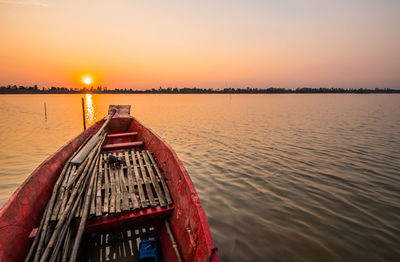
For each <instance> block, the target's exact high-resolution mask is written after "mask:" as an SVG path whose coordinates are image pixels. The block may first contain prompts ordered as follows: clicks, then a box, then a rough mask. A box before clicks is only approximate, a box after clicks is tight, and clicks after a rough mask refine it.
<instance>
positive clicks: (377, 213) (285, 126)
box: [0, 94, 400, 261]
mask: <svg viewBox="0 0 400 262" xmlns="http://www.w3.org/2000/svg"><path fill="white" fill-rule="evenodd" d="M80 98H81V96H80V95H18V96H8V95H2V96H0V118H1V120H2V121H1V122H0V138H1V139H0V205H3V204H4V203H5V201H7V199H8V197H9V196H10V195H11V194H12V192H14V190H15V189H16V188H17V187H18V186H19V184H20V183H21V182H23V181H24V180H25V178H26V177H27V176H28V175H29V173H30V172H32V171H33V169H34V168H35V167H36V166H37V165H39V164H40V163H41V162H42V161H43V160H44V159H45V158H46V157H47V156H49V155H50V154H51V153H53V152H54V151H56V150H57V149H58V148H59V147H61V146H62V145H63V144H64V143H65V142H67V141H68V140H70V139H72V138H73V137H74V136H75V135H76V134H78V133H79V132H80V131H81V130H82V121H81V108H80V103H81V102H80ZM87 98H88V99H87V106H88V122H89V123H93V122H94V121H96V119H100V118H101V117H103V116H104V115H105V114H106V111H107V107H108V104H131V105H132V113H133V115H134V116H135V117H137V118H138V119H139V120H141V121H142V122H143V123H144V124H145V125H147V126H149V127H150V128H152V129H153V130H154V131H156V132H157V133H158V134H159V135H161V136H162V137H163V138H164V139H165V140H166V141H167V142H169V143H170V144H171V145H172V147H173V148H174V149H175V151H176V152H177V153H178V155H179V157H180V158H181V160H182V161H183V163H184V165H185V166H186V168H187V169H188V171H189V174H190V176H191V178H192V180H193V182H194V184H195V186H196V189H197V192H198V193H199V195H200V199H201V203H202V204H203V207H204V209H205V211H206V214H207V217H208V220H209V223H210V226H211V231H212V234H213V237H214V240H215V242H216V246H217V247H218V248H219V251H220V252H219V254H220V258H221V259H222V261H398V259H399V257H400V140H399V137H400V95H333V94H330V95H93V96H92V97H87ZM44 102H46V103H47V112H48V119H47V120H45V119H44V113H43V111H44V110H43V103H44Z"/></svg>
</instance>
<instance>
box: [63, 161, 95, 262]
mask: <svg viewBox="0 0 400 262" xmlns="http://www.w3.org/2000/svg"><path fill="white" fill-rule="evenodd" d="M98 163H99V156H97V159H96V163H95V166H94V170H93V172H92V173H91V179H90V184H89V188H88V190H87V193H86V197H85V203H84V206H83V215H82V217H81V221H80V223H79V228H78V232H77V233H76V237H75V242H74V245H73V247H72V252H71V257H70V261H72V262H74V261H76V257H77V255H78V250H79V244H80V243H81V239H82V235H83V230H84V229H85V225H86V220H87V217H88V213H89V208H90V200H91V197H92V192H93V186H94V184H95V183H94V182H95V178H96V173H97V168H98Z"/></svg>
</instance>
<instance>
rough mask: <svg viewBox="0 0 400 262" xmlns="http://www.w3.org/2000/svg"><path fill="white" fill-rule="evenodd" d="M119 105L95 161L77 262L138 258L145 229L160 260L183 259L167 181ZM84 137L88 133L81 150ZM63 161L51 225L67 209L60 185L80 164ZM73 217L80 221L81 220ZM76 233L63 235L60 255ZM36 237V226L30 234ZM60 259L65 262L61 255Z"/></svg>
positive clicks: (79, 210) (77, 211) (81, 208)
mask: <svg viewBox="0 0 400 262" xmlns="http://www.w3.org/2000/svg"><path fill="white" fill-rule="evenodd" d="M111 109H112V108H110V110H111ZM123 109H124V108H118V110H117V113H116V116H114V118H113V119H111V122H110V125H109V126H108V127H107V130H106V136H105V139H104V142H103V144H102V147H101V151H100V154H99V158H98V159H99V160H98V161H97V162H96V164H98V167H97V171H96V173H95V177H94V184H93V185H94V188H93V190H92V191H91V198H90V208H89V211H88V216H87V221H86V226H85V230H84V234H83V238H82V241H81V244H80V247H79V252H78V258H77V261H139V260H138V258H139V245H140V242H141V241H142V239H143V236H144V234H145V233H146V232H149V231H150V232H154V233H155V235H156V239H157V242H158V249H159V253H160V256H161V257H162V261H181V258H180V254H179V251H178V247H177V244H176V242H175V239H174V236H173V234H172V232H171V228H170V224H169V216H170V215H171V214H172V211H173V210H174V203H173V201H172V198H171V195H170V192H169V189H168V185H167V184H168V181H167V179H166V178H165V176H164V175H163V173H162V169H161V168H160V167H159V166H158V164H157V158H156V156H155V154H154V153H153V152H151V151H149V150H147V147H146V143H145V142H144V141H143V140H141V139H140V138H141V137H140V133H139V132H137V130H134V128H133V127H132V125H131V121H132V118H131V117H130V116H129V110H128V111H127V112H124V111H123ZM88 140H89V137H88V138H87V139H86V140H85V141H84V142H83V143H82V145H81V148H82V146H84V145H85V143H88ZM66 165H68V166H67V167H64V168H65V170H66V175H65V177H66V178H65V179H64V180H63V182H62V184H61V194H60V195H59V196H58V197H57V200H56V201H55V204H54V209H53V210H52V214H51V216H50V221H51V223H52V225H56V224H57V221H58V220H59V219H60V217H61V215H62V214H63V211H64V210H65V208H66V202H65V200H63V199H65V198H63V194H64V192H63V189H64V188H67V185H68V184H69V183H71V180H73V179H74V178H73V176H74V174H75V172H76V170H77V168H78V166H76V165H73V164H72V163H71V162H70V161H69V162H67V164H66ZM65 193H66V192H65ZM84 206H85V203H84V201H83V199H81V201H80V202H79V203H77V207H76V208H75V209H74V212H75V215H74V216H75V218H81V217H82V216H83V212H84ZM75 220H76V222H77V223H78V221H79V219H75ZM36 230H37V228H36ZM75 233H76V232H74V231H73V230H69V231H68V232H67V233H66V241H65V242H64V243H65V244H64V247H62V249H63V251H62V252H61V254H68V253H69V252H70V250H71V248H72V247H71V245H70V244H68V243H72V242H73V239H74V237H75V236H74V234H75ZM34 236H35V229H34V230H33V231H32V233H31V235H30V237H31V238H32V239H33V238H34ZM65 257H67V255H66V256H65ZM59 261H63V255H60V257H59ZM141 261H142V260H141ZM143 261H147V260H143ZM148 261H157V260H148Z"/></svg>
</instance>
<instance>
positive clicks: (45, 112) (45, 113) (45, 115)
mask: <svg viewBox="0 0 400 262" xmlns="http://www.w3.org/2000/svg"><path fill="white" fill-rule="evenodd" d="M44 119H46V120H47V110H46V102H44Z"/></svg>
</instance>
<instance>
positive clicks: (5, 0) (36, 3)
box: [0, 0, 48, 6]
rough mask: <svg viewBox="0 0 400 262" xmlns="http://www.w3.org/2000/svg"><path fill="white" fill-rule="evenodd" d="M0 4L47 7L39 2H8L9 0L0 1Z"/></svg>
mask: <svg viewBox="0 0 400 262" xmlns="http://www.w3.org/2000/svg"><path fill="white" fill-rule="evenodd" d="M0 4H9V5H32V6H48V4H46V3H43V2H39V1H10V0H0Z"/></svg>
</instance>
